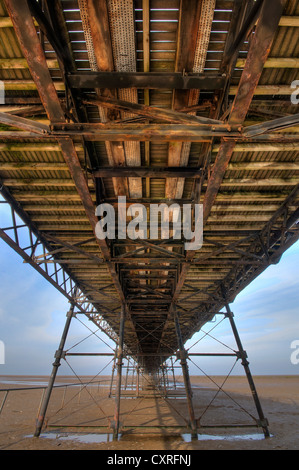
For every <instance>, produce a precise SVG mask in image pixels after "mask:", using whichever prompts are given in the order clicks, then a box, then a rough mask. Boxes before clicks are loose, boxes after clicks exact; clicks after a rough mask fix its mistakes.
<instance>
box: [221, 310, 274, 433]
mask: <svg viewBox="0 0 299 470" xmlns="http://www.w3.org/2000/svg"><path fill="white" fill-rule="evenodd" d="M225 307H226V316H227V318H228V319H229V321H230V324H231V328H232V331H233V334H234V337H235V340H236V343H237V346H238V350H239V355H240V357H241V360H242V362H241V364H242V366H243V367H244V370H245V373H246V377H247V380H248V383H249V387H250V390H251V393H252V396H253V399H254V403H255V406H256V409H257V412H258V416H259V419H260V425H261V427H262V429H263V431H264V435H265V437H270V433H269V429H268V421H267V419H266V418H265V416H264V413H263V410H262V407H261V403H260V400H259V397H258V394H257V391H256V388H255V385H254V381H253V378H252V375H251V371H250V368H249V362H248V360H247V353H246V351H245V350H244V348H243V345H242V342H241V339H240V336H239V333H238V330H237V327H236V324H235V321H234V315H233V313H232V311H231V309H230V307H229V304H228V303H227V304H226V306H225Z"/></svg>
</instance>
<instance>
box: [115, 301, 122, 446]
mask: <svg viewBox="0 0 299 470" xmlns="http://www.w3.org/2000/svg"><path fill="white" fill-rule="evenodd" d="M124 329H125V307H124V306H122V309H121V313H120V322H119V336H118V349H117V382H116V390H115V414H114V422H115V428H114V435H113V437H114V439H117V438H118V432H119V414H120V397H121V374H122V365H123V362H122V361H123V347H124Z"/></svg>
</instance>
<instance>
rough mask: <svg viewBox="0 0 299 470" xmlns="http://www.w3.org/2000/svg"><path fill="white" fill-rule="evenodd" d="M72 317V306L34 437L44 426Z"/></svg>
mask: <svg viewBox="0 0 299 470" xmlns="http://www.w3.org/2000/svg"><path fill="white" fill-rule="evenodd" d="M73 315H74V305H73V304H72V305H71V308H70V310H69V311H68V313H67V315H66V322H65V327H64V330H63V333H62V336H61V340H60V344H59V348H58V350H57V351H56V353H55V362H54V363H53V369H52V373H51V376H50V379H49V383H48V387H47V391H46V394H45V396H44V399H43V402H42V405H41V408H40V411H39V414H38V417H37V423H36V429H35V433H34V437H39V436H40V433H41V430H42V427H43V424H44V420H45V416H46V412H47V408H48V405H49V401H50V397H51V393H52V389H53V385H54V382H55V379H56V375H57V371H58V368H59V366H60V363H61V359H62V355H63V349H64V345H65V342H66V338H67V334H68V331H69V328H70V324H71V320H72V318H73Z"/></svg>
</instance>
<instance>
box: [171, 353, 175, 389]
mask: <svg viewBox="0 0 299 470" xmlns="http://www.w3.org/2000/svg"><path fill="white" fill-rule="evenodd" d="M170 359H171V369H172V378H173V386H174V389H175V390H176V381H175V374H174V367H173V359H172V357H171V358H170Z"/></svg>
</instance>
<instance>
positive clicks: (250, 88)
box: [0, 0, 299, 435]
mask: <svg viewBox="0 0 299 470" xmlns="http://www.w3.org/2000/svg"><path fill="white" fill-rule="evenodd" d="M298 28H299V4H298V1H297V0H289V1H286V0H263V1H262V0H256V1H252V0H248V1H240V0H235V1H231V0H212V1H210V0H201V1H195V0H188V1H187V0H186V1H185V0H162V1H157V0H134V1H133V0H124V1H115V0H51V1H50V0H49V1H48V0H43V1H35V0H25V1H22V2H19V1H18V0H0V40H1V45H2V47H1V51H0V80H1V82H0V186H1V196H2V200H1V201H0V202H1V206H2V207H4V206H5V205H6V207H7V205H8V206H10V208H11V223H9V224H8V225H6V224H4V225H2V226H1V229H0V236H1V238H2V239H3V240H4V241H5V242H6V243H7V244H8V245H9V246H10V247H11V248H12V249H13V250H15V251H16V252H17V253H18V254H19V255H20V256H21V257H22V258H23V260H24V262H26V263H28V264H30V265H31V266H32V267H33V268H34V269H36V270H37V271H38V272H39V273H40V274H41V275H42V276H44V277H45V278H46V279H47V280H48V281H49V282H50V283H51V284H52V285H53V286H54V287H56V288H57V289H58V290H59V292H61V293H62V294H63V295H64V296H65V297H66V298H67V299H68V300H69V302H70V304H71V309H70V312H71V313H69V314H68V316H67V321H66V326H65V330H64V332H63V335H62V339H61V344H60V346H59V349H58V351H57V353H56V355H55V358H56V359H55V363H54V366H53V367H54V369H53V374H52V376H51V381H50V384H49V389H48V394H47V397H46V400H45V402H44V405H43V409H42V412H41V415H40V417H39V424H38V427H37V435H38V434H39V433H40V430H41V427H42V425H43V422H44V418H45V412H46V409H47V405H48V399H49V398H50V394H51V390H52V387H53V384H54V381H55V377H56V373H57V369H58V367H59V365H60V361H61V360H62V359H64V358H65V351H64V343H65V340H66V338H67V333H68V328H69V326H70V323H71V320H72V318H73V316H74V312H75V313H76V315H80V314H82V315H84V316H85V317H86V318H88V319H89V320H90V321H91V322H92V323H93V324H94V325H95V326H96V327H97V328H99V329H100V330H101V332H102V333H103V334H105V335H107V337H108V338H109V340H111V341H113V342H114V345H115V347H114V350H113V354H112V355H113V358H114V361H115V370H116V372H117V373H116V384H115V396H116V412H115V413H116V415H115V420H114V427H113V429H114V432H115V434H116V435H117V434H118V431H119V410H120V398H121V391H122V387H123V383H122V381H121V378H122V367H123V360H124V358H130V360H132V361H133V363H134V370H138V371H139V372H138V373H140V374H142V375H143V376H146V377H147V378H148V380H149V382H150V387H154V388H155V389H156V390H161V380H162V379H161V377H163V371H164V368H165V367H166V368H167V369H168V368H169V367H172V366H173V362H177V363H179V364H180V367H181V370H182V376H183V383H184V390H185V394H186V400H187V405H188V412H189V415H188V416H189V417H188V426H189V427H190V429H191V433H192V434H196V430H197V427H198V422H197V418H196V416H195V414H194V406H193V401H192V387H191V383H190V377H189V371H188V361H190V359H191V358H192V356H191V352H188V351H187V350H186V349H185V344H186V341H187V340H189V339H191V338H192V336H193V335H194V334H195V333H197V332H199V331H200V330H201V329H202V328H203V327H205V325H207V324H209V322H210V321H211V320H213V319H214V317H215V316H216V315H219V314H220V315H224V316H225V318H226V319H227V321H229V322H230V326H231V329H232V334H233V337H234V339H235V340H236V350H235V351H233V353H232V355H234V356H235V357H236V359H237V360H240V361H241V363H242V365H243V367H244V370H245V374H246V376H247V378H248V382H249V386H250V389H251V392H252V394H253V398H254V401H255V405H256V409H257V413H258V423H259V425H260V426H261V427H262V428H263V431H264V433H265V435H268V429H267V425H266V421H265V419H264V416H263V413H262V410H261V407H260V403H259V400H258V398H257V394H256V390H255V387H254V384H253V380H252V377H251V374H250V370H249V366H248V362H247V359H246V353H245V351H244V350H243V346H242V344H241V341H240V338H239V335H238V332H237V329H236V326H235V323H234V317H233V315H232V313H231V311H230V307H229V305H230V304H231V303H232V302H233V300H234V299H235V297H236V296H237V295H238V294H239V293H240V292H241V291H242V290H243V289H244V288H245V287H246V286H247V285H249V284H250V283H251V282H252V281H253V280H254V279H256V278H257V277H258V276H259V274H261V273H262V272H263V271H264V270H265V269H266V268H267V267H268V266H270V265H271V264H275V263H278V262H279V260H280V258H281V256H282V254H283V253H284V252H285V251H286V250H287V249H288V248H289V247H291V246H292V245H293V244H294V243H295V242H296V241H297V240H298V238H299V230H298V228H299V224H298V220H299V208H298V201H299V179H298V170H299V166H298V143H299V132H298V129H299V127H298V125H299V114H298V111H297V109H298V103H299V75H298V69H299V60H298V43H299V42H298ZM136 204H139V213H140V210H144V213H145V220H146V224H145V227H144V231H143V232H142V236H141V232H140V231H139V236H137V237H135V238H134V237H130V236H128V235H129V231H128V232H127V233H125V236H121V235H123V232H122V229H123V227H125V230H126V228H128V226H129V224H130V223H131V224H132V222H134V220H135V225H134V227H135V228H136V219H134V217H135V216H136V213H135V212H134V209H136V206H134V205H136ZM140 204H141V205H142V208H141V209H140ZM162 204H163V206H162ZM103 205H105V206H103ZM108 206H109V208H111V210H112V211H113V214H114V215H115V219H114V220H115V223H116V225H115V231H114V232H113V236H111V237H109V236H106V237H102V238H99V236H98V231H97V230H98V227H99V225H98V224H99V221H100V220H101V216H103V213H101V214H100V212H99V210H98V209H97V208H99V207H102V208H103V207H105V208H106V209H107V207H108ZM153 207H154V208H153ZM198 207H200V212H198V213H197V209H198ZM0 208H1V207H0ZM155 211H159V214H160V215H159V217H158V219H157V220H158V221H160V222H161V220H162V219H163V217H164V216H165V214H167V212H168V211H169V214H170V224H169V231H168V230H167V233H166V234H165V227H164V228H163V227H161V226H159V227H158V230H157V233H156V236H153V237H151V232H150V222H151V220H152V217H153V214H156V212H155ZM184 211H189V213H190V215H191V227H189V229H190V230H189V232H187V231H184V230H183V229H182V228H181V229H180V232H179V236H178V233H177V232H176V231H175V228H174V227H175V223H176V222H177V221H178V220H179V215H180V216H182V214H184ZM178 214H179V215H178ZM198 214H199V215H198ZM139 215H140V214H139ZM131 227H132V225H131ZM198 227H201V228H202V243H200V244H199V245H198V246H197V248H196V249H194V248H193V247H192V246H191V247H190V242H191V241H192V237H194V236H195V235H194V233H196V229H197V228H198ZM139 230H140V227H139ZM190 233H191V234H193V235H192V236H191V237H190V236H188V234H189V235H190ZM106 235H107V234H106ZM188 243H189V245H188ZM236 313H237V312H236ZM170 364H172V365H171V366H170ZM134 380H135V379H134ZM136 380H137V379H136ZM136 380H135V382H134V384H135V389H136V387H137V382H136ZM163 380H164V379H163ZM157 384H158V385H157ZM138 386H139V385H138ZM162 388H163V387H162ZM134 393H135V392H134Z"/></svg>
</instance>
